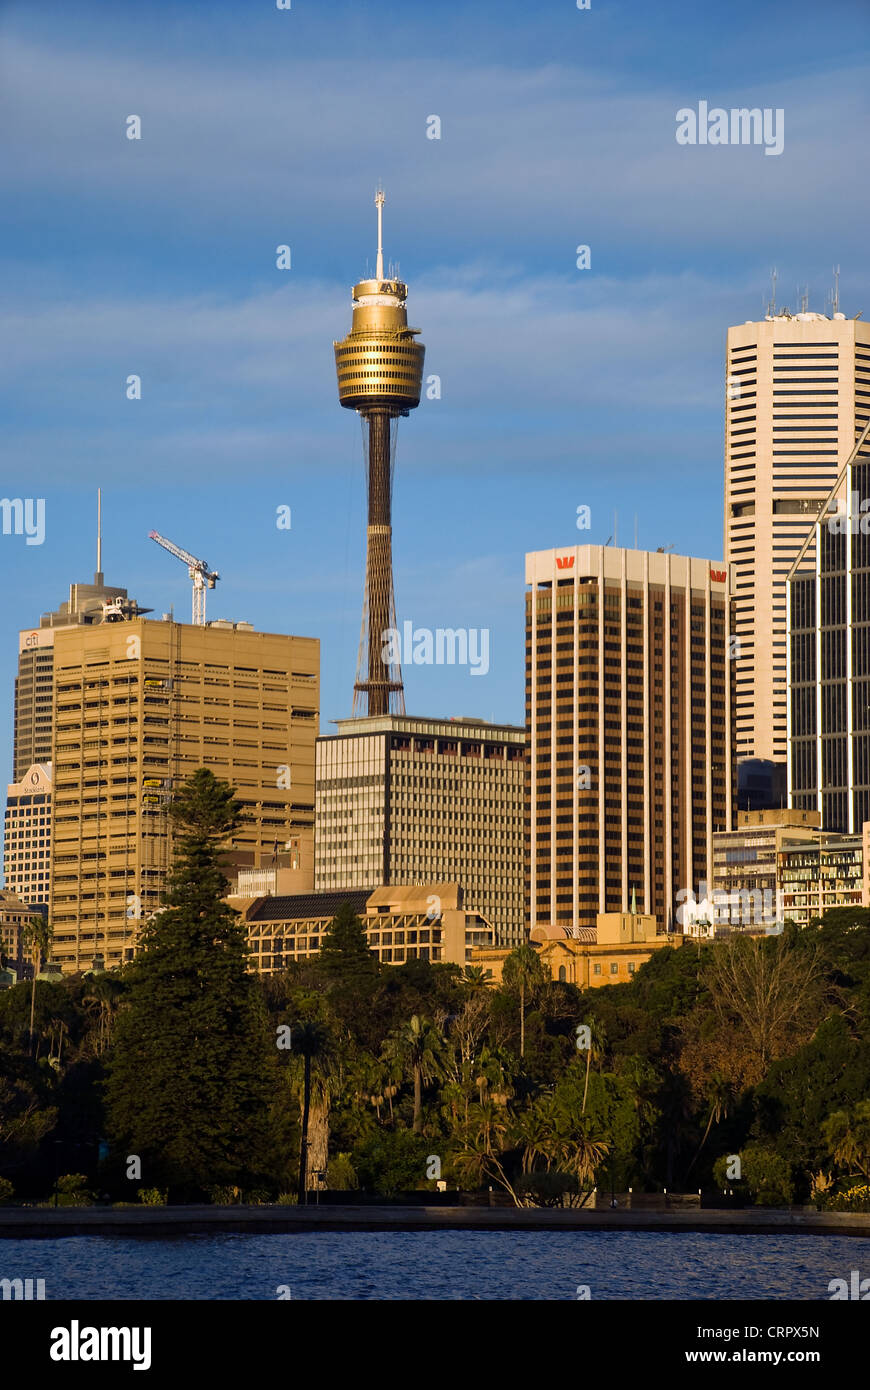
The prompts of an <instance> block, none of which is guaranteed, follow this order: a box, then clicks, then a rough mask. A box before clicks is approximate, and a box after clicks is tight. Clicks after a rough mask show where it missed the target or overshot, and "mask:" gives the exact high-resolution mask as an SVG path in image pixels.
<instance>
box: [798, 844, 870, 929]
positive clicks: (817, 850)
mask: <svg viewBox="0 0 870 1390" xmlns="http://www.w3.org/2000/svg"><path fill="white" fill-rule="evenodd" d="M867 829H868V826H867V824H865V825H864V827H863V832H862V834H861V835H834V834H826V833H825V832H824V831H817V832H816V834H815V836H814V837H813V839H812V840H807V839H805V838H796V837H795V838H792V837H784V838H783V840H782V842H781V844H780V846H779V849H778V851H777V866H778V872H779V881H780V890H781V893H782V914H783V919H784V920H785V921H791V922H796V923H797V925H798V926H799V927H806V926H809V924H810V922H812V921H813V920H814V919H815V918H818V917H822V916H824V914H825V913H826V912H828V911H829V910H830V909H831V908H832V907H867V906H870V897H868V893H867V885H866V881H865V854H864V846H865V839H866V832H867Z"/></svg>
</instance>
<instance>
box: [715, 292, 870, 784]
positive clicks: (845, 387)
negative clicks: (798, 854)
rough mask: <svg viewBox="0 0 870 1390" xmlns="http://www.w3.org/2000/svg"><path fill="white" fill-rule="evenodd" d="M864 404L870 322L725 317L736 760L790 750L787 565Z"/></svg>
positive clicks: (869, 386)
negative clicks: (736, 321) (735, 323)
mask: <svg viewBox="0 0 870 1390" xmlns="http://www.w3.org/2000/svg"><path fill="white" fill-rule="evenodd" d="M868 412H870V324H865V323H861V322H859V321H858V320H857V319H847V318H845V317H844V315H843V314H840V313H835V314H834V315H833V317H832V318H827V317H826V316H825V315H824V314H817V313H806V312H804V313H798V314H794V315H790V314H789V313H788V312H787V311H786V312H782V311H781V312H778V313H777V312H776V311H773V312H771V313H770V314H769V315H768V316H767V317H766V318H765V319H763V320H762V321H760V322H757V323H753V322H747V323H744V324H741V325H740V326H739V327H734V328H729V330H728V346H727V401H726V412H725V415H726V418H725V563H726V565H727V566H728V569H729V572H730V575H731V593H732V596H733V599H734V620H733V632H734V636H735V637H736V638H737V639H738V643H739V647H738V649H737V651H736V653H735V656H736V670H735V753H736V757H737V759H738V761H741V762H742V760H743V759H762V760H765V761H767V762H773V763H780V764H783V763H785V761H786V757H787V729H786V723H787V720H786V641H787V630H786V582H785V581H786V576H787V574H788V572H789V570H790V568H791V566H792V563H793V561H794V559H795V557H796V556H797V554H798V552H799V551H800V549H801V546H802V545H803V543H804V541H805V539H806V536H807V533H808V531H810V530H811V528H812V525H813V522H814V521H815V517H816V514H817V512H818V510H819V507H820V506H821V504H822V502H823V501H824V499H825V497H826V496H827V494H828V491H829V490H830V488H831V486H832V485H833V483H834V481H835V479H836V477H837V474H838V472H839V470H840V466H841V464H842V462H843V460H844V458H845V456H846V455H847V454H848V452H849V450H850V448H851V447H852V444H853V442H854V439H855V427H856V423H859V422H860V423H863V421H865V420H866V419H867V416H868ZM747 804H750V803H749V802H747ZM751 804H752V805H753V806H755V807H758V806H759V805H760V803H759V800H758V798H756V799H755V800H754V801H751Z"/></svg>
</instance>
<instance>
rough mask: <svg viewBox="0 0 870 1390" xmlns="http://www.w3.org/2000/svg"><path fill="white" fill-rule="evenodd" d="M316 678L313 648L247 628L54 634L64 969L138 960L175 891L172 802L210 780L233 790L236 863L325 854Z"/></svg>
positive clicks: (57, 923) (55, 839)
mask: <svg viewBox="0 0 870 1390" xmlns="http://www.w3.org/2000/svg"><path fill="white" fill-rule="evenodd" d="M319 670H320V651H319V643H318V642H317V641H316V639H314V638H310V637H289V636H283V635H280V634H275V633H265V632H255V631H254V630H253V629H252V628H251V627H250V626H249V625H248V624H233V623H226V622H221V621H219V622H216V623H211V624H209V625H207V626H203V627H200V626H193V625H191V624H183V623H174V622H168V621H165V622H148V621H145V620H144V619H141V618H138V619H133V620H131V621H128V622H120V623H103V624H100V625H99V626H90V625H82V626H71V627H66V628H58V629H57V631H56V632H55V648H54V687H55V706H54V816H53V826H52V874H51V892H50V911H51V920H52V922H53V924H54V928H55V937H54V953H53V954H54V959H55V961H57V962H58V963H59V964H60V965H61V966H62V967H63V969H64V970H76V969H82V968H85V967H86V966H87V965H89V964H90V961H91V959H92V958H93V957H94V956H95V955H101V956H102V957H103V959H104V961H105V963H106V965H107V966H110V965H115V964H117V963H118V962H120V961H121V960H123V959H124V958H125V956H126V953H127V952H129V951H130V950H132V949H133V947H134V946H135V942H136V938H137V935H138V932H139V928H140V926H141V924H142V921H143V919H145V918H147V917H149V916H150V915H151V914H152V913H153V912H154V911H155V910H156V909H157V908H158V907H159V906H160V905H161V901H162V894H163V891H164V888H165V885H166V875H167V870H168V867H169V862H170V856H171V835H170V824H169V820H168V816H167V814H166V805H167V802H168V800H169V799H170V797H171V795H172V791H173V790H174V789H175V788H177V787H178V786H179V784H180V783H181V782H183V781H184V780H186V778H187V777H189V776H190V775H191V774H192V773H194V772H195V771H196V770H197V769H198V768H200V767H207V768H209V769H210V770H211V771H212V772H214V774H215V776H217V777H222V778H226V779H227V780H228V781H229V782H231V783H232V785H233V786H234V787H236V788H237V796H238V799H239V801H241V803H242V807H243V811H244V812H245V815H246V820H245V821H244V823H243V824H242V825H241V826H240V828H239V829H238V831H237V832H236V835H235V838H234V840H233V843H232V846H231V849H230V851H229V854H228V860H229V863H230V864H231V865H232V864H234V865H248V866H253V867H256V866H257V865H258V864H259V863H261V862H262V861H263V859H266V860H267V861H268V859H269V858H270V856H271V855H272V854H273V853H275V852H276V850H277V846H278V845H282V846H283V845H284V844H286V843H287V842H288V841H289V840H292V839H293V838H294V837H295V838H297V839H306V840H308V841H309V842H313V834H314V831H313V819H314V742H315V739H316V737H317V722H318V695H319ZM309 862H310V855H309Z"/></svg>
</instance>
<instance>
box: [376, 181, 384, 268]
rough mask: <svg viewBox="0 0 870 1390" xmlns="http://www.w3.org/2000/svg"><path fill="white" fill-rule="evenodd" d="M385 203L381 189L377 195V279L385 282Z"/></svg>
mask: <svg viewBox="0 0 870 1390" xmlns="http://www.w3.org/2000/svg"><path fill="white" fill-rule="evenodd" d="M385 202H386V199H385V197H384V190H383V189H382V188H379V189H378V191H377V193H376V194H375V207H376V208H377V210H378V262H377V270H376V271H375V278H376V279H378V280H383V278H384V203H385Z"/></svg>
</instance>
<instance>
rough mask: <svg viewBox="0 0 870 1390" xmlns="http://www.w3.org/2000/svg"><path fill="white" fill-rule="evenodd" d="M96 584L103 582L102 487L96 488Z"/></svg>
mask: <svg viewBox="0 0 870 1390" xmlns="http://www.w3.org/2000/svg"><path fill="white" fill-rule="evenodd" d="M94 578H95V579H96V581H97V583H98V584H102V582H103V489H102V488H101V487H98V488H97V573H96V575H95V576H94Z"/></svg>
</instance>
